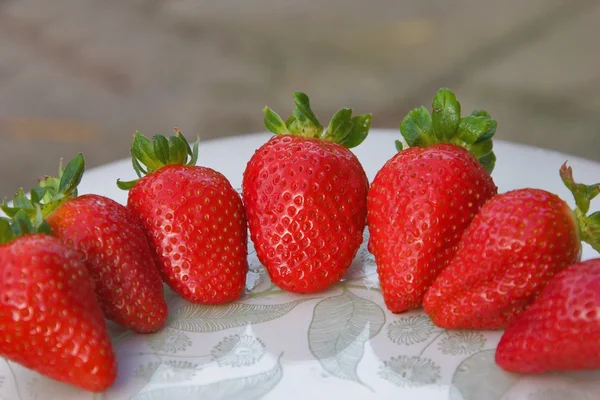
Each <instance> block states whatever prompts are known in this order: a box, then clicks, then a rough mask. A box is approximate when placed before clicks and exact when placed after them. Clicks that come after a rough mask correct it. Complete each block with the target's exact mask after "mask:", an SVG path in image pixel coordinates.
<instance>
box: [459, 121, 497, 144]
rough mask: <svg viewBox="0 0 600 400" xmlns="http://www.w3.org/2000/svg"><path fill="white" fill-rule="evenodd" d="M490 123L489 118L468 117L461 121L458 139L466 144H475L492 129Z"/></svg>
mask: <svg viewBox="0 0 600 400" xmlns="http://www.w3.org/2000/svg"><path fill="white" fill-rule="evenodd" d="M490 123H491V120H490V119H489V118H486V117H475V116H473V115H467V116H466V117H463V118H461V119H460V124H459V125H458V132H457V133H458V137H459V138H460V139H461V140H463V141H464V142H465V143H468V144H474V143H476V142H477V141H478V140H479V138H480V137H481V136H482V135H483V134H484V133H486V132H487V131H488V130H489V129H490Z"/></svg>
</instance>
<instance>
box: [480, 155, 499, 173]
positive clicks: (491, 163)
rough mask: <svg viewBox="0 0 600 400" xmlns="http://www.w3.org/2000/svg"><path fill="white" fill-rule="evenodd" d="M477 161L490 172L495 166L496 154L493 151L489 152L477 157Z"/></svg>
mask: <svg viewBox="0 0 600 400" xmlns="http://www.w3.org/2000/svg"><path fill="white" fill-rule="evenodd" d="M478 160H479V163H480V164H481V165H483V168H485V170H486V171H487V172H488V173H490V174H491V173H492V172H493V171H494V167H495V166H496V155H495V154H494V152H491V153H489V154H487V155H485V156H483V157H480V158H479V159H478Z"/></svg>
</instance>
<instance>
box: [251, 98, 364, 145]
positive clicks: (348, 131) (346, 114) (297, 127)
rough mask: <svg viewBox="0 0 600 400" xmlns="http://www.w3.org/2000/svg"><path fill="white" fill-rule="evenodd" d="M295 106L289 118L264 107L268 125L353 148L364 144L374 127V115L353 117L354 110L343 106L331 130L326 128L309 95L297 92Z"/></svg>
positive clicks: (272, 129) (271, 128) (274, 130)
mask: <svg viewBox="0 0 600 400" xmlns="http://www.w3.org/2000/svg"><path fill="white" fill-rule="evenodd" d="M294 105H295V107H294V109H293V111H292V115H291V116H290V117H288V118H287V120H285V121H284V120H283V119H282V118H281V117H280V116H279V115H278V114H277V113H276V112H275V111H273V110H271V109H270V108H269V107H265V108H263V113H264V123H265V127H266V128H267V129H268V130H269V131H270V132H272V133H274V134H276V135H297V136H303V137H307V138H313V139H322V140H327V141H330V142H334V143H339V144H341V145H343V146H345V147H347V148H349V149H350V148H353V147H356V146H358V145H359V144H361V143H362V142H363V141H364V140H365V139H366V138H367V135H368V133H369V129H371V120H372V115H371V114H360V115H357V116H354V117H352V110H351V109H349V108H342V109H341V110H339V111H337V112H336V113H335V114H334V115H333V117H332V118H331V121H330V123H329V125H328V126H327V129H326V130H325V131H323V126H322V125H321V123H320V122H319V120H318V118H317V117H316V115H315V114H314V113H313V111H312V109H311V108H310V100H309V98H308V96H307V95H306V94H304V93H302V92H295V93H294Z"/></svg>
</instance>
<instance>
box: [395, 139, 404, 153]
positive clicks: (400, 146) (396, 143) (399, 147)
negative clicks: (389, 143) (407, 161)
mask: <svg viewBox="0 0 600 400" xmlns="http://www.w3.org/2000/svg"><path fill="white" fill-rule="evenodd" d="M394 144H395V145H396V150H397V151H402V148H403V147H404V145H403V144H402V142H401V141H399V140H396V141H395V142H394Z"/></svg>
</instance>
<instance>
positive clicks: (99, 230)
mask: <svg viewBox="0 0 600 400" xmlns="http://www.w3.org/2000/svg"><path fill="white" fill-rule="evenodd" d="M83 171H84V159H83V156H82V155H81V154H79V155H78V156H77V157H75V158H74V159H73V160H72V161H71V162H70V163H69V164H68V165H67V167H66V168H65V170H64V171H63V169H62V166H61V167H60V168H59V176H58V178H55V177H45V178H43V179H41V180H40V186H39V187H38V188H36V190H34V191H32V199H31V201H30V200H28V199H27V198H26V197H25V195H24V193H23V191H19V192H17V195H16V196H15V199H14V201H13V203H14V204H16V205H19V206H20V208H19V207H15V208H8V207H6V205H5V206H4V207H3V209H4V210H5V211H6V212H8V213H9V215H10V214H13V213H14V212H15V211H17V210H19V209H24V210H29V211H30V212H31V211H32V210H34V206H33V203H35V202H37V203H39V204H41V208H42V213H43V216H45V218H46V221H47V222H48V224H49V225H50V228H51V229H52V232H53V233H54V234H55V235H56V236H58V238H60V239H61V240H62V241H63V243H65V244H67V245H68V246H69V247H71V248H73V249H75V250H77V252H78V253H79V254H80V255H81V258H82V260H83V263H84V264H85V266H86V267H87V269H88V271H89V273H90V275H91V276H92V278H93V280H94V283H95V285H94V286H95V290H96V295H97V297H98V301H99V302H100V305H101V307H102V310H103V312H104V315H105V317H106V318H108V319H110V320H112V321H114V322H116V323H118V324H120V325H122V326H124V327H126V328H128V329H132V330H133V331H135V332H139V333H149V332H155V331H157V330H159V329H160V328H161V327H162V326H164V324H165V322H166V320H167V303H166V302H165V299H164V294H163V285H162V280H161V277H160V274H159V272H158V269H157V268H156V264H155V262H154V258H153V253H152V251H151V249H150V246H149V245H148V242H147V240H146V237H145V236H144V231H143V229H142V227H141V226H140V224H139V222H138V221H137V219H135V218H134V217H133V215H132V214H131V213H130V212H129V210H128V209H127V208H126V207H125V206H123V205H121V204H119V203H117V202H116V201H114V200H112V199H109V198H107V197H104V196H99V195H95V194H88V195H84V196H80V197H77V185H78V184H79V182H80V181H81V178H82V175H83ZM38 199H39V200H38Z"/></svg>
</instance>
